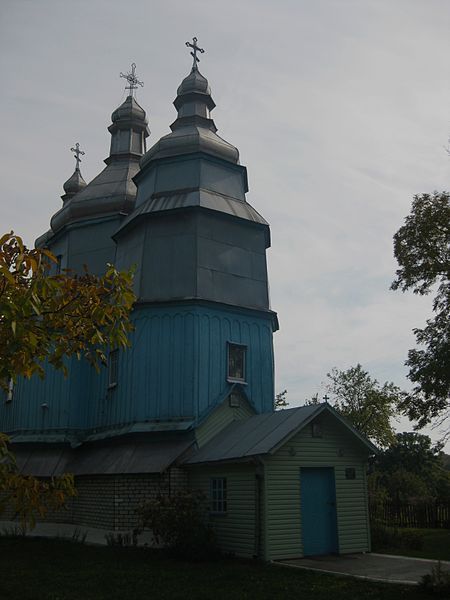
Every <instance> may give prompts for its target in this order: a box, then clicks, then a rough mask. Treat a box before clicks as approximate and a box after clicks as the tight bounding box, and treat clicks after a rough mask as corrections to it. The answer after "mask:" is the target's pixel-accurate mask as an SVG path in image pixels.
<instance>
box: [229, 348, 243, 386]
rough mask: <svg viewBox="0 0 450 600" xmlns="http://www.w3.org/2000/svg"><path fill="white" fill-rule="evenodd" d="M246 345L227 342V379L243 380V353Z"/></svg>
mask: <svg viewBox="0 0 450 600" xmlns="http://www.w3.org/2000/svg"><path fill="white" fill-rule="evenodd" d="M246 351H247V347H246V346H242V345H241V344H231V343H229V344H228V372H227V379H228V380H229V381H245V354H246Z"/></svg>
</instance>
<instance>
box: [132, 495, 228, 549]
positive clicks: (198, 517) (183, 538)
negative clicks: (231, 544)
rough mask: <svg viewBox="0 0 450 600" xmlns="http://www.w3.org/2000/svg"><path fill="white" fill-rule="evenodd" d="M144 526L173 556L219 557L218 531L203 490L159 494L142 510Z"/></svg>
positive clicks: (140, 513)
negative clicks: (212, 526)
mask: <svg viewBox="0 0 450 600" xmlns="http://www.w3.org/2000/svg"><path fill="white" fill-rule="evenodd" d="M138 513H139V515H140V519H141V523H142V527H144V528H149V529H151V530H152V532H153V535H154V537H155V541H156V543H157V544H161V545H163V546H165V547H166V548H168V549H169V551H170V553H171V554H172V555H175V556H178V557H182V558H189V559H191V560H192V559H193V560H202V559H205V558H214V557H216V556H218V549H217V546H216V539H215V535H214V532H213V530H212V528H211V527H210V525H209V524H208V520H207V515H208V512H207V499H206V496H205V495H204V494H203V493H202V492H199V491H192V490H180V491H176V492H174V493H173V494H171V495H167V494H162V493H161V494H159V495H158V496H157V497H156V498H152V499H151V500H148V501H147V502H145V503H144V504H143V505H142V506H141V507H140V508H139V509H138Z"/></svg>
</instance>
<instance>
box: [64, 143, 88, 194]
mask: <svg viewBox="0 0 450 600" xmlns="http://www.w3.org/2000/svg"><path fill="white" fill-rule="evenodd" d="M70 151H71V152H73V153H74V157H75V160H76V166H75V171H74V172H73V174H72V175H71V176H70V177H69V179H68V180H67V181H66V182H65V183H64V185H63V189H64V194H63V195H62V196H61V198H62V200H63V202H66V200H69V198H72V197H73V196H75V194H78V192H81V190H83V189H84V188H85V187H86V185H87V183H86V182H85V180H84V179H83V175H82V174H81V171H80V162H81V158H80V155H83V156H84V154H85V153H84V152H83V150H80V144H79V143H78V142H77V143H76V144H75V147H74V148H71V149H70Z"/></svg>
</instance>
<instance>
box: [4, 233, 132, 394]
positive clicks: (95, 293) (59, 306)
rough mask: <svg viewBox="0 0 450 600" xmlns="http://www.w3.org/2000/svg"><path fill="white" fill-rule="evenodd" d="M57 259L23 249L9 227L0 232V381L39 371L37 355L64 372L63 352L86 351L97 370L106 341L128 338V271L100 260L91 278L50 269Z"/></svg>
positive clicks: (118, 342) (103, 358)
mask: <svg viewBox="0 0 450 600" xmlns="http://www.w3.org/2000/svg"><path fill="white" fill-rule="evenodd" d="M52 262H57V259H56V258H55V256H53V254H51V252H49V251H48V250H45V249H34V250H30V249H28V248H27V247H26V246H25V245H24V244H23V242H22V240H21V238H20V237H19V236H17V235H14V234H13V233H12V232H11V233H7V234H5V235H3V236H2V237H1V238H0V385H1V386H3V388H4V389H7V388H8V385H9V382H10V381H11V380H13V381H14V380H15V379H16V378H17V377H18V376H24V377H28V378H29V377H31V376H32V375H33V374H35V373H37V374H38V375H40V376H41V377H43V376H44V366H43V363H44V361H48V362H49V363H50V364H51V365H52V366H53V367H54V368H55V369H59V370H62V371H63V372H66V370H67V367H66V365H65V362H64V358H65V357H68V356H76V357H77V358H81V357H84V358H86V359H87V360H88V361H89V362H90V363H91V364H92V365H93V366H94V367H96V368H97V369H98V368H99V365H100V364H101V363H104V362H106V355H105V350H106V348H107V347H111V346H112V347H118V348H124V347H126V346H127V345H129V341H128V337H127V334H128V333H129V332H130V331H131V329H132V325H131V323H130V322H129V319H128V317H129V313H130V310H131V308H132V306H133V303H134V301H135V295H134V293H133V290H132V273H131V272H128V273H119V272H118V271H117V270H116V269H115V268H114V267H113V266H112V265H108V268H107V270H106V273H105V275H104V276H102V277H97V276H95V275H91V274H89V273H87V272H85V273H84V274H82V275H77V274H74V273H71V272H70V271H67V270H66V271H65V272H63V273H60V274H57V275H51V274H50V266H51V264H52Z"/></svg>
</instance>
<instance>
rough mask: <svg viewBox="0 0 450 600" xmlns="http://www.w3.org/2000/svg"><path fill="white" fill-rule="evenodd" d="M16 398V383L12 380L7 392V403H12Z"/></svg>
mask: <svg viewBox="0 0 450 600" xmlns="http://www.w3.org/2000/svg"><path fill="white" fill-rule="evenodd" d="M13 396H14V381H13V380H12V379H10V380H9V382H8V391H7V392H6V398H5V402H6V403H7V404H9V403H10V402H12V400H13Z"/></svg>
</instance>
